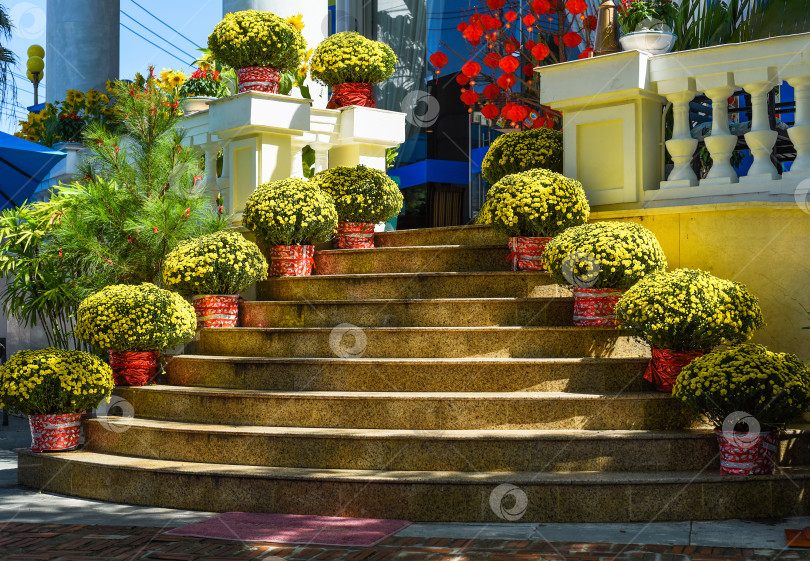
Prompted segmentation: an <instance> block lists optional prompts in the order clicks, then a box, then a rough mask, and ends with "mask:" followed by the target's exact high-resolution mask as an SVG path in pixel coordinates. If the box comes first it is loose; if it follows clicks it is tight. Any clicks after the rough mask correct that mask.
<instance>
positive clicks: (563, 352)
mask: <svg viewBox="0 0 810 561" xmlns="http://www.w3.org/2000/svg"><path fill="white" fill-rule="evenodd" d="M199 337H200V339H199V347H198V351H197V353H198V354H204V355H218V356H223V355H228V356H245V357H248V356H276V357H339V358H360V357H369V358H398V357H411V358H477V357H501V358H506V357H514V358H580V357H613V358H628V357H640V356H649V348H648V347H647V345H646V344H644V343H642V342H640V341H638V340H637V339H635V338H634V337H632V336H630V335H628V334H626V333H623V332H622V331H620V330H617V329H611V328H599V327H362V328H361V327H357V326H351V325H343V326H337V327H334V328H324V327H291V328H260V327H238V328H205V329H202V330H200V335H199Z"/></svg>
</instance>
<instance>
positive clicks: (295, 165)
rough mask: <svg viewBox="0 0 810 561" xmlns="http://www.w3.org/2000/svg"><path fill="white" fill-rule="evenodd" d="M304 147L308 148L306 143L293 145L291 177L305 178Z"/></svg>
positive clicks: (294, 143)
mask: <svg viewBox="0 0 810 561" xmlns="http://www.w3.org/2000/svg"><path fill="white" fill-rule="evenodd" d="M304 146H306V143H301V142H293V143H292V172H291V176H290V177H299V178H303V177H304Z"/></svg>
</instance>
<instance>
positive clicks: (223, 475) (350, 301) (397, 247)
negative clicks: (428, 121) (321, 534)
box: [19, 227, 810, 522]
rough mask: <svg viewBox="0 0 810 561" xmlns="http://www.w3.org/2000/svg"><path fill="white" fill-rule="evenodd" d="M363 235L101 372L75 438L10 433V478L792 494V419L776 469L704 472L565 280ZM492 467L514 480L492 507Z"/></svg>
mask: <svg viewBox="0 0 810 561" xmlns="http://www.w3.org/2000/svg"><path fill="white" fill-rule="evenodd" d="M377 244H378V247H377V248H375V249H370V250H351V251H348V250H333V251H323V252H320V253H318V254H317V255H316V268H317V271H318V273H320V276H314V277H304V278H274V279H271V280H269V281H267V282H263V283H260V284H259V285H258V286H257V297H258V300H257V301H255V302H246V303H245V304H244V306H243V308H242V310H241V313H242V316H241V317H242V324H243V326H244V327H240V328H237V329H204V330H202V332H201V333H200V338H199V342H198V354H196V355H186V356H180V357H177V358H175V359H174V360H172V361H171V363H170V364H169V367H168V372H167V376H168V382H169V385H159V386H149V387H143V388H118V389H117V390H116V392H115V393H116V395H117V396H118V397H120V398H122V399H124V400H126V402H127V403H128V404H130V405H131V407H132V410H133V411H134V414H135V417H134V418H126V417H104V418H96V419H90V420H88V421H87V422H86V423H85V431H86V443H85V447H84V449H83V450H82V451H78V452H69V453H57V454H39V455H35V454H31V453H30V452H25V451H21V452H20V456H19V462H20V470H19V479H20V483H21V484H23V485H27V486H31V487H37V488H41V489H44V490H48V491H53V492H58V493H65V494H69V495H77V496H82V497H89V498H95V499H103V500H108V501H115V502H122V503H133V504H142V505H154V506H161V507H175V508H183V509H198V510H207V511H229V510H230V511H233V510H236V511H265V512H285V513H297V514H322V515H339V516H373V517H382V518H404V519H410V520H422V521H430V520H434V521H470V522H472V521H496V522H497V521H501V522H503V521H505V519H504V517H505V516H506V517H507V518H508V519H510V520H518V519H519V520H520V521H522V522H529V521H549V522H552V521H566V522H572V521H593V522H595V521H601V522H622V521H652V520H689V519H717V518H736V517H746V518H749V517H750V518H756V517H779V516H785V515H796V514H805V512H806V511H807V510H808V508H807V506H805V505H806V504H807V500H806V498H805V495H806V492H807V491H808V490H810V485H808V483H810V470H808V469H807V467H805V466H807V465H810V446H809V445H810V439H808V437H807V433H804V432H802V431H799V430H793V431H788V432H787V433H786V436H785V438H784V441H783V444H782V465H783V466H784V467H783V469H781V470H780V473H779V474H777V475H774V476H761V477H750V478H735V477H722V476H720V475H718V474H717V468H718V456H717V444H716V440H715V437H714V435H713V433H712V432H711V431H710V430H708V429H706V428H705V427H703V428H702V427H698V426H695V423H694V421H693V420H692V419H691V418H690V417H689V416H688V415H686V414H685V413H684V411H683V410H682V409H681V407H680V405H679V404H678V403H677V402H675V401H674V400H673V399H672V398H671V397H669V396H668V395H663V394H659V393H655V392H649V391H645V388H644V386H643V384H642V380H641V373H642V372H643V369H644V367H645V366H646V363H647V358H646V356H647V349H646V348H645V347H644V346H643V345H641V344H639V343H638V342H636V341H635V340H633V339H632V338H630V337H628V336H627V335H625V334H622V333H621V332H620V331H618V330H614V329H600V328H576V327H573V326H572V325H571V316H572V307H573V301H572V298H571V295H570V294H569V293H568V292H567V291H566V290H564V289H561V288H560V287H558V286H556V285H553V284H551V281H550V279H549V277H548V275H545V274H541V273H512V272H507V268H508V263H507V260H506V256H507V250H506V240H505V239H503V238H501V237H500V236H498V235H496V234H495V233H493V232H492V231H491V230H489V229H487V228H482V227H462V228H440V229H432V230H413V231H400V232H391V233H385V234H379V235H378V236H377ZM502 484H511V485H514V486H516V487H517V488H518V490H517V491H516V492H515V493H513V494H512V495H509V496H507V497H506V498H505V499H504V502H502V503H500V505H501V507H503V509H505V510H499V509H497V510H499V512H498V514H496V512H495V510H496V509H493V507H492V506H491V498H492V497H493V490H495V489H496V488H499V486H500V485H502ZM500 489H505V488H500ZM520 493H523V494H525V496H526V499H527V505H526V509H525V512H523V513H522V515H521V513H520V512H517V513H515V509H516V508H517V509H518V510H520V509H521V507H520V505H517V506H516V505H515V503H514V501H515V500H516V499H515V494H520ZM510 501H512V502H511V503H510ZM495 504H496V507H497V506H498V504H499V503H498V502H497V501H496V502H495ZM504 512H505V513H506V515H505V514H504ZM509 513H513V514H512V515H510V514H509ZM499 515H500V516H499ZM507 515H508V516H507ZM516 517H517V518H516Z"/></svg>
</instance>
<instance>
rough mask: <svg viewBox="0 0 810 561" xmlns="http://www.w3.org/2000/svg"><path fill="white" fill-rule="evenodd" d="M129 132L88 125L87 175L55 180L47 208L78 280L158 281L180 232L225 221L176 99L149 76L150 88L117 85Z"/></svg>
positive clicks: (90, 284)
mask: <svg viewBox="0 0 810 561" xmlns="http://www.w3.org/2000/svg"><path fill="white" fill-rule="evenodd" d="M115 88H116V93H117V96H116V97H117V98H118V104H117V105H116V108H115V109H116V112H117V113H119V114H120V115H121V117H122V125H123V128H124V129H125V136H124V135H118V134H113V133H111V132H109V131H106V130H104V128H102V127H101V126H99V125H97V124H96V125H91V126H90V127H89V129H88V131H87V132H86V134H85V143H86V144H87V146H88V147H89V148H90V149H91V155H90V157H89V158H88V160H87V163H86V165H85V166H84V168H83V173H84V174H85V178H84V179H83V180H81V181H75V182H74V183H73V184H71V185H67V186H65V185H63V186H60V187H58V188H56V189H55V190H54V192H53V194H52V197H51V199H50V201H49V202H47V203H44V204H45V208H47V211H48V213H49V215H50V216H51V217H52V219H53V224H54V225H55V226H56V228H54V230H53V235H54V244H55V245H56V246H57V247H59V248H60V249H61V250H62V251H63V254H64V255H65V256H66V257H67V258H68V259H70V260H71V261H74V262H76V263H77V265H78V267H79V268H80V269H81V270H82V271H83V273H84V274H83V276H82V277H81V278H79V279H76V282H78V283H80V284H82V285H83V286H85V287H87V288H89V289H99V288H102V287H104V286H107V285H109V284H118V283H124V284H136V283H140V282H158V281H159V279H160V269H161V266H162V265H163V262H164V260H165V257H166V255H167V254H168V253H169V252H170V251H171V250H172V249H174V247H175V246H177V244H178V243H179V242H181V241H182V240H185V239H188V238H191V237H194V236H199V235H202V234H207V233H211V232H214V231H217V230H220V229H222V228H223V227H225V226H226V225H227V216H225V215H224V214H219V213H217V211H216V207H215V206H214V205H213V201H212V200H211V199H210V197H209V196H208V194H207V193H206V192H205V191H204V190H203V188H202V186H201V185H200V184H199V180H200V179H202V171H201V168H200V159H199V157H198V156H197V155H196V154H195V153H194V152H193V151H192V150H191V149H190V148H188V147H184V146H182V145H181V142H182V140H183V136H182V133H181V132H179V131H178V129H177V125H178V124H179V120H180V115H179V112H178V111H177V108H176V104H174V103H172V102H171V99H170V98H167V97H166V94H165V93H164V92H162V91H161V89H160V88H159V86H158V85H157V83H156V81H155V80H154V79H153V78H150V79H148V80H147V81H146V84H145V88H144V89H140V88H138V87H137V86H135V85H133V84H126V83H122V82H118V83H117V84H116V86H115Z"/></svg>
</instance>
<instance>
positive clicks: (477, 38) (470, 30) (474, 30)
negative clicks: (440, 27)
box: [462, 25, 484, 45]
mask: <svg viewBox="0 0 810 561" xmlns="http://www.w3.org/2000/svg"><path fill="white" fill-rule="evenodd" d="M462 35H463V36H464V38H465V39H466V40H467V41H469V42H470V44H472V45H477V44H478V43H480V42H481V37H483V36H484V31H483V30H482V29H481V28H479V27H478V26H477V25H468V26H467V27H466V28H465V29H464V32H463V33H462Z"/></svg>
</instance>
